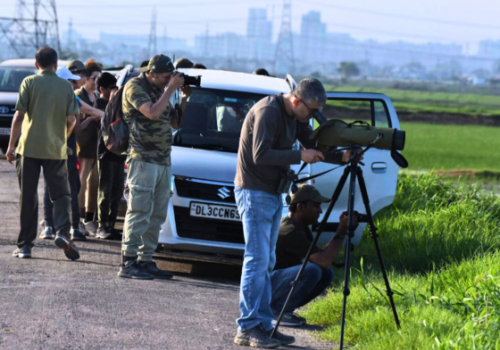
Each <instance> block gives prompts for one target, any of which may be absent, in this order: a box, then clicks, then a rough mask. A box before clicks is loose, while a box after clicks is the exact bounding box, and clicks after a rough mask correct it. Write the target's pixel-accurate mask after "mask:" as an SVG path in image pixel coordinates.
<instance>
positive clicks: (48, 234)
mask: <svg viewBox="0 0 500 350" xmlns="http://www.w3.org/2000/svg"><path fill="white" fill-rule="evenodd" d="M39 237H40V239H54V238H55V237H56V235H55V234H54V229H53V228H52V227H50V226H46V227H45V228H44V229H43V231H42V232H41V233H40V236H39Z"/></svg>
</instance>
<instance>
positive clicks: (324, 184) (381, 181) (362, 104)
mask: <svg viewBox="0 0 500 350" xmlns="http://www.w3.org/2000/svg"><path fill="white" fill-rule="evenodd" d="M327 96H328V102H327V104H326V106H325V109H324V113H325V115H326V117H327V118H328V119H330V118H336V119H342V120H344V121H347V122H349V121H354V120H364V121H366V122H369V123H370V124H371V125H374V126H377V127H391V128H399V121H398V119H397V116H396V112H395V110H394V107H393V106H392V103H391V101H390V99H389V98H388V97H387V96H385V95H379V94H360V93H328V94H327ZM363 163H364V165H362V166H361V169H362V171H363V177H364V179H365V183H366V186H367V192H368V197H369V199H370V207H371V211H372V213H373V214H375V213H376V212H378V211H379V210H380V209H382V208H384V207H386V206H388V205H390V204H391V203H392V202H393V200H394V196H395V194H396V186H397V176H398V166H397V165H396V163H395V162H394V161H393V160H392V158H391V155H390V151H388V150H380V149H376V148H371V149H370V150H368V151H367V152H366V153H365V155H364V160H363ZM309 167H310V169H309V172H310V173H311V174H318V173H321V172H323V171H325V170H328V169H331V168H333V167H335V165H332V164H327V163H316V164H312V165H310V166H309ZM344 169H345V166H342V167H340V168H338V169H337V170H334V171H332V172H330V173H328V174H326V175H323V176H320V177H318V178H316V179H313V180H312V182H311V184H312V185H314V186H316V188H317V189H318V190H319V191H320V192H321V193H322V194H323V195H325V196H327V197H331V196H332V195H333V192H334V190H335V188H336V186H337V184H338V182H339V180H340V178H341V176H342V174H343V173H344ZM348 187H349V179H348V180H347V182H346V184H345V186H344V188H343V190H342V192H341V195H340V197H339V199H338V200H337V202H336V203H335V206H334V209H333V211H332V213H331V215H330V217H329V218H328V225H327V227H326V232H328V233H325V234H323V235H322V237H321V238H320V240H319V241H320V243H326V242H327V241H328V240H329V239H330V238H331V235H332V234H333V231H334V230H335V229H336V226H337V225H336V224H337V223H338V221H339V216H340V214H341V213H342V212H343V211H344V210H346V209H347V194H348ZM355 193H356V197H355V210H357V211H358V212H360V213H366V210H365V209H364V204H363V200H362V197H361V193H360V190H359V185H358V184H356V190H355ZM327 207H328V204H324V205H323V206H322V208H323V212H325V211H326V209H327ZM323 215H324V214H323ZM323 215H322V216H321V217H320V220H322V219H323ZM365 226H366V224H360V225H359V227H358V229H357V230H356V236H355V238H354V239H353V244H356V245H357V244H358V243H359V242H360V240H361V236H362V233H363V230H364V228H365Z"/></svg>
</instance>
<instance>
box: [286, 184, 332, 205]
mask: <svg viewBox="0 0 500 350" xmlns="http://www.w3.org/2000/svg"><path fill="white" fill-rule="evenodd" d="M307 201H311V202H316V203H327V202H329V201H330V198H328V197H325V196H322V195H321V193H319V191H318V190H317V189H316V188H315V187H314V186H311V185H306V184H302V185H299V186H298V188H297V191H295V193H291V194H290V203H289V204H294V203H299V202H307Z"/></svg>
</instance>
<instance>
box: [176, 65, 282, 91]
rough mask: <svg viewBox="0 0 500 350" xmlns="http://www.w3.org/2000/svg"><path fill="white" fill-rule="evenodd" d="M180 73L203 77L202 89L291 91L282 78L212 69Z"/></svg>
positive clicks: (188, 70)
mask: <svg viewBox="0 0 500 350" xmlns="http://www.w3.org/2000/svg"><path fill="white" fill-rule="evenodd" d="M179 71H180V72H182V73H184V74H187V75H191V76H197V75H201V87H202V88H206V89H220V90H231V91H243V92H252V93H260V94H266V95H272V94H276V93H280V92H282V93H288V92H290V91H291V88H290V86H289V85H288V83H287V81H286V80H285V79H282V78H274V77H268V76H263V75H254V74H249V73H240V72H229V71H224V70H212V69H179Z"/></svg>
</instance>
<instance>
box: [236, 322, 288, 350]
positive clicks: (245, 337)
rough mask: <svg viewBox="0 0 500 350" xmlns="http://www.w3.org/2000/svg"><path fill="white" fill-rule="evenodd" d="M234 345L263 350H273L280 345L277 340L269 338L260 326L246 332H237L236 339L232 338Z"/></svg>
mask: <svg viewBox="0 0 500 350" xmlns="http://www.w3.org/2000/svg"><path fill="white" fill-rule="evenodd" d="M234 343H235V344H237V345H243V346H250V347H252V348H264V349H274V348H278V347H279V346H280V345H281V343H280V341H279V340H278V339H273V338H271V337H270V336H269V334H268V333H267V332H266V330H265V329H264V327H262V325H261V324H259V325H258V326H257V327H254V328H252V329H249V330H248V331H240V330H238V333H237V334H236V337H234Z"/></svg>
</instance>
